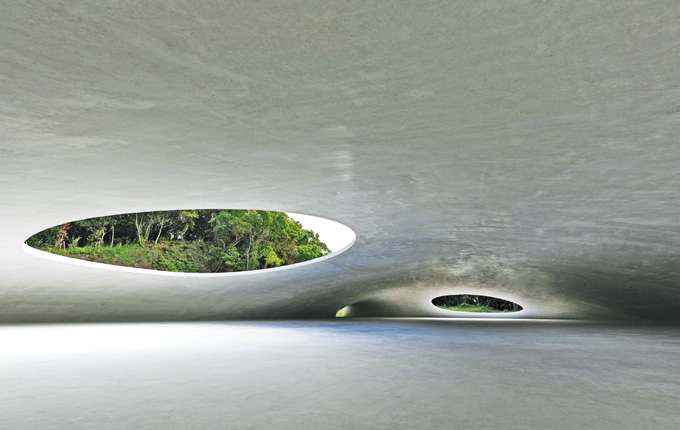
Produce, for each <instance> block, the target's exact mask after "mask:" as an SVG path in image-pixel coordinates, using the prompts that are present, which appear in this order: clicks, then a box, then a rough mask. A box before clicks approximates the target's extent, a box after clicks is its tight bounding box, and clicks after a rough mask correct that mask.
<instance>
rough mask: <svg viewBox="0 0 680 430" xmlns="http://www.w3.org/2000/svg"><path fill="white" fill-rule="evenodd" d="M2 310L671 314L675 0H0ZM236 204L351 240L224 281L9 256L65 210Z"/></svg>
mask: <svg viewBox="0 0 680 430" xmlns="http://www.w3.org/2000/svg"><path fill="white" fill-rule="evenodd" d="M0 9H1V12H0V52H1V54H0V61H1V67H0V201H1V202H2V205H1V206H0V237H2V241H1V242H0V283H1V284H0V285H1V286H2V288H0V321H4V322H18V321H27V322H28V321H120V320H128V321H133V320H186V319H193V320H195V319H240V318H318V317H330V316H332V315H334V313H335V311H336V310H337V309H340V308H342V307H344V306H347V305H353V306H352V308H351V310H352V314H353V315H357V316H442V317H443V316H446V315H448V314H446V313H444V312H443V311H440V310H437V309H435V308H434V307H433V306H431V304H430V300H431V298H433V297H435V296H439V295H444V294H455V293H474V294H485V295H492V296H498V297H501V298H505V299H508V300H512V301H515V302H517V303H520V304H521V305H522V306H523V307H524V309H525V311H524V312H523V315H522V317H525V318H572V319H582V318H588V319H599V318H603V319H640V320H644V319H648V320H659V321H678V318H680V271H679V270H678V267H680V253H679V252H678V244H679V243H680V227H679V225H678V214H679V213H680V151H679V150H678V136H677V130H678V126H680V112H679V111H678V100H679V99H680V85H679V84H678V83H679V82H680V60H678V59H679V58H680V55H679V54H680V37H678V36H679V35H680V21H679V20H678V17H677V4H676V2H675V1H643V2H624V3H621V2H613V1H599V2H591V1H570V2H552V3H539V2H526V1H509V2H501V3H499V2H497V1H482V2H479V1H462V2H449V1H440V2H428V3H427V4H421V3H418V2H415V3H405V2H382V1H377V2H376V1H365V0H361V1H353V2H297V1H296V2H285V3H278V2H268V1H265V2H236V1H229V2H213V1H201V2H185V1H175V0H168V1H162V2H143V3H140V2H127V1H119V2H113V3H104V4H102V3H100V2H81V1H69V2H59V3H50V4H45V3H44V2H37V1H22V2H4V4H3V5H2V6H0ZM182 208H253V209H271V210H281V211H288V212H298V213H307V214H312V215H319V216H323V217H326V218H330V219H332V220H337V221H339V222H342V223H344V224H346V225H348V226H350V227H351V228H353V229H354V230H355V231H356V232H357V234H358V240H357V243H356V245H355V246H354V247H353V248H352V249H350V250H349V251H348V252H346V253H345V254H343V255H340V256H338V257H337V258H334V259H330V260H327V261H325V262H322V263H319V264H318V265H310V266H306V267H300V268H298V269H291V270H289V271H286V272H285V273H282V272H281V273H276V274H273V273H270V274H267V273H263V274H257V275H252V276H242V277H235V278H229V279H227V278H224V279H207V278H177V277H174V278H173V277H163V276H150V275H146V274H130V273H114V272H111V271H103V270H99V269H90V268H82V267H75V266H70V265H68V264H64V263H60V262H54V261H45V260H43V259H41V258H38V257H36V256H35V255H30V254H28V253H26V252H25V251H24V250H23V249H22V243H23V241H24V240H25V239H26V238H27V237H29V236H30V235H31V234H33V233H35V232H37V231H39V230H42V229H44V228H46V227H50V226H53V225H56V224H60V223H63V222H66V221H71V220H75V219H82V218H86V217H91V216H101V215H108V214H116V213H126V212H135V211H147V210H161V209H182Z"/></svg>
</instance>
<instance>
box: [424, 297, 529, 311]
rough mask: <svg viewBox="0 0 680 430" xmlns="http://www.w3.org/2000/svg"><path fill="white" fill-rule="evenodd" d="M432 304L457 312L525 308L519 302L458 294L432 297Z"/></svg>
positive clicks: (519, 309) (517, 309) (518, 309)
mask: <svg viewBox="0 0 680 430" xmlns="http://www.w3.org/2000/svg"><path fill="white" fill-rule="evenodd" d="M432 304H433V305H435V306H436V307H438V308H440V309H444V310H447V311H457V312H481V313H494V312H506V313H507V312H519V311H521V310H522V309H523V308H522V307H521V306H520V305H518V304H517V303H513V302H511V301H508V300H503V299H499V298H497V297H489V296H475V295H471V294H458V295H451V296H440V297H437V298H434V299H432Z"/></svg>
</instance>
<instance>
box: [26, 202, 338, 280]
mask: <svg viewBox="0 0 680 430" xmlns="http://www.w3.org/2000/svg"><path fill="white" fill-rule="evenodd" d="M69 237H71V238H73V239H69ZM83 238H85V239H84V240H83ZM57 242H59V246H57ZM26 243H27V244H28V245H30V246H33V247H35V248H38V249H42V250H45V251H48V252H53V253H55V254H59V255H63V256H67V257H72V258H80V259H84V260H88V261H96V262H99V263H106V264H115V265H122V266H128V267H139V268H147V269H155V270H163V271H171V272H236V271H244V270H256V269H263V268H269V267H278V266H282V265H286V264H294V263H298V262H302V261H307V260H311V259H314V258H318V257H321V256H323V255H326V254H328V253H330V250H329V249H328V247H327V246H326V244H325V243H323V242H321V240H320V239H319V236H318V234H315V233H314V232H312V231H307V230H304V229H302V226H301V225H300V223H298V222H297V221H294V220H292V219H290V218H289V217H288V216H287V215H286V214H285V213H282V212H273V211H255V210H183V211H157V212H144V213H136V214H124V215H117V216H108V217H99V218H89V219H85V220H80V221H75V222H73V223H69V224H64V225H62V226H55V227H52V228H50V229H47V230H44V231H42V232H40V233H38V234H36V235H34V236H32V237H31V238H29V239H28V240H27V241H26ZM55 248H58V249H55Z"/></svg>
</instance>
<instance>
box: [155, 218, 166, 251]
mask: <svg viewBox="0 0 680 430" xmlns="http://www.w3.org/2000/svg"><path fill="white" fill-rule="evenodd" d="M163 224H165V218H161V226H160V228H159V229H158V236H156V242H155V245H158V239H160V238H161V233H162V232H163Z"/></svg>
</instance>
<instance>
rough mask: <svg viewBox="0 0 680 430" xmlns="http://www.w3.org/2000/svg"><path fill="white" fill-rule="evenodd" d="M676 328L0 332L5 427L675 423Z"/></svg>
mask: <svg viewBox="0 0 680 430" xmlns="http://www.w3.org/2000/svg"><path fill="white" fill-rule="evenodd" d="M678 333H679V332H678V330H677V327H676V328H675V329H673V328H671V327H669V326H627V325H605V324H593V323H584V322H555V321H552V322H551V321H535V320H534V321H517V320H515V321H479V320H477V321H469V320H468V321H455V320H450V319H447V320H443V321H442V320H420V321H418V320H354V321H349V320H342V321H332V320H331V321H328V320H327V321H291V322H220V323H207V322H206V323H165V324H159V323H149V324H80V325H77V324H71V325H51V326H50V325H26V326H4V327H0V344H2V345H3V353H2V354H1V355H0V386H1V387H2V390H0V427H1V428H4V429H64V430H79V429H83V430H85V429H88V430H89V429H102V430H108V429H204V430H208V429H295V430H299V429H404V430H412V429H454V428H464V429H582V428H592V429H613V430H622V429H634V430H639V429H655V430H656V429H659V430H661V429H668V430H674V429H677V428H678V424H679V423H680V408H678V405H679V404H680V361H678V356H680V335H679V334H678Z"/></svg>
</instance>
